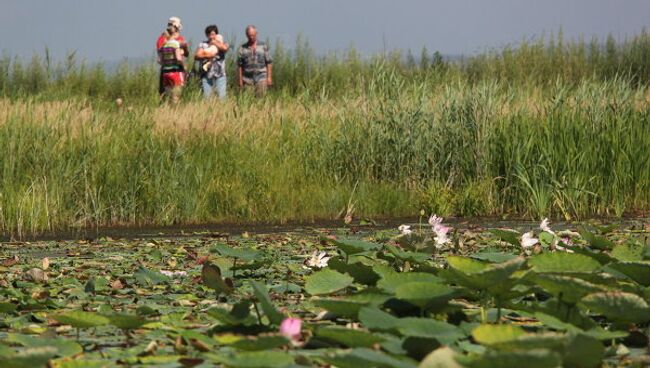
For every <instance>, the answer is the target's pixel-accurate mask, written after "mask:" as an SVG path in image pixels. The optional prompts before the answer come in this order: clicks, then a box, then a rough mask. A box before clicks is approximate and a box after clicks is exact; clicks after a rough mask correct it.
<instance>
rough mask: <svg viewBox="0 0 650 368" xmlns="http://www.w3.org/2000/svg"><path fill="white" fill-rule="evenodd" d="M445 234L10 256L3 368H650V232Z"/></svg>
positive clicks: (326, 233) (42, 250) (4, 261)
mask: <svg viewBox="0 0 650 368" xmlns="http://www.w3.org/2000/svg"><path fill="white" fill-rule="evenodd" d="M430 222H431V224H426V223H425V224H411V225H405V226H409V229H405V228H404V227H402V229H401V230H400V231H398V230H382V231H369V230H365V231H363V230H362V229H361V230H362V231H359V230H360V229H358V228H357V229H332V230H327V229H317V230H308V231H302V232H299V233H298V232H294V233H281V234H268V235H263V234H260V235H249V234H243V235H242V236H237V237H229V236H227V235H225V234H205V235H204V236H201V235H200V234H197V235H195V236H193V237H187V238H175V239H150V240H133V241H127V240H113V239H99V240H96V241H92V242H86V241H69V242H37V243H32V244H29V248H26V244H22V243H14V244H3V246H2V247H1V248H0V269H1V270H2V272H1V273H0V284H1V285H2V288H0V365H1V366H2V367H30V368H35V367H39V366H44V365H45V364H46V363H48V364H49V366H50V367H60V368H65V367H113V366H124V365H128V366H166V367H208V366H215V365H218V366H225V367H317V366H320V367H326V366H336V367H360V366H363V367H421V368H427V367H429V368H430V367H501V368H507V367H513V368H518V367H522V366H531V367H549V368H552V367H559V366H562V367H582V368H589V367H601V366H606V367H614V366H631V367H635V366H637V367H640V366H643V365H644V364H647V363H648V362H649V359H650V355H649V353H648V350H647V349H648V343H649V340H648V333H647V331H648V329H650V325H649V324H648V323H649V322H650V307H649V306H648V302H649V301H650V289H649V286H650V279H649V278H648V276H649V275H650V261H649V260H650V247H649V246H648V242H647V241H648V233H647V229H645V230H644V226H643V224H636V225H635V224H631V225H628V226H625V227H623V226H595V225H594V226H587V225H584V226H578V227H576V228H569V229H564V230H554V229H552V227H551V226H550V224H549V222H548V221H544V222H543V223H542V224H541V226H540V227H539V228H534V229H531V227H532V226H528V225H527V226H528V228H526V229H523V230H524V231H523V232H519V231H516V230H511V229H503V228H499V229H481V228H471V229H469V228H454V227H453V226H450V225H449V224H445V222H444V219H442V218H440V217H432V218H431V221H430ZM442 227H444V231H443V229H442ZM405 230H409V231H410V232H407V231H405ZM526 230H530V231H526ZM443 233H444V236H445V238H446V240H447V241H445V242H441V241H440V240H439V238H440V237H441V236H442V235H443ZM441 243H442V244H441Z"/></svg>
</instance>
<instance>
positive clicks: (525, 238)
mask: <svg viewBox="0 0 650 368" xmlns="http://www.w3.org/2000/svg"><path fill="white" fill-rule="evenodd" d="M538 241H539V239H537V238H534V237H533V232H532V231H529V232H527V233H525V234H524V235H522V236H521V247H522V248H530V247H532V246H533V245H535V244H537V242H538Z"/></svg>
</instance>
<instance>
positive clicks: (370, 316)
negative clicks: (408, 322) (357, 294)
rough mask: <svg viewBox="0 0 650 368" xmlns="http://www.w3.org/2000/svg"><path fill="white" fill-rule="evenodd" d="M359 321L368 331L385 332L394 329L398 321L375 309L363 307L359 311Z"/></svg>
mask: <svg viewBox="0 0 650 368" xmlns="http://www.w3.org/2000/svg"><path fill="white" fill-rule="evenodd" d="M359 321H361V323H362V324H363V325H364V326H365V327H366V328H368V329H371V330H379V331H387V330H392V329H395V328H396V327H397V326H398V325H399V322H400V319H399V318H397V317H395V316H393V315H392V314H390V313H386V312H384V311H382V310H380V309H379V308H376V307H364V308H361V309H360V310H359Z"/></svg>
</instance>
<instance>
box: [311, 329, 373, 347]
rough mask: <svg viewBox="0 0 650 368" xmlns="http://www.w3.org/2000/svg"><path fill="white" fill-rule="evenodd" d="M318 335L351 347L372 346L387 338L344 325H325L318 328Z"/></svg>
mask: <svg viewBox="0 0 650 368" xmlns="http://www.w3.org/2000/svg"><path fill="white" fill-rule="evenodd" d="M315 335H316V337H318V338H321V339H325V340H328V341H333V342H336V343H339V344H342V345H344V346H347V347H350V348H358V347H365V348H370V347H373V346H374V345H375V344H379V343H381V342H383V341H385V339H383V338H381V337H379V336H377V335H375V334H373V333H370V332H367V331H363V330H353V329H349V328H344V327H323V328H319V329H318V330H316V334H315Z"/></svg>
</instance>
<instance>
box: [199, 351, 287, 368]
mask: <svg viewBox="0 0 650 368" xmlns="http://www.w3.org/2000/svg"><path fill="white" fill-rule="evenodd" d="M209 357H211V358H212V359H213V360H214V361H216V362H217V363H223V364H225V365H227V366H228V367H233V368H284V367H288V366H290V365H291V364H293V362H294V360H293V357H292V356H291V355H289V354H288V353H285V352H278V351H252V352H239V353H237V354H233V355H210V356H209Z"/></svg>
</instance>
